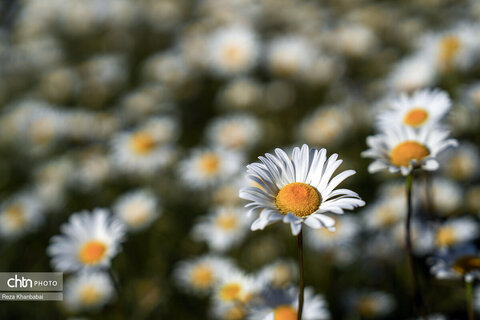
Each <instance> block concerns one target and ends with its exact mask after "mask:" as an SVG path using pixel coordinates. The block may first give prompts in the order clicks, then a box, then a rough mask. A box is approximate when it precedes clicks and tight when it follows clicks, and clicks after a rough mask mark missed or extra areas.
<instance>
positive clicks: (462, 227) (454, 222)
mask: <svg viewBox="0 0 480 320" xmlns="http://www.w3.org/2000/svg"><path fill="white" fill-rule="evenodd" d="M478 234H479V229H478V224H477V222H476V221H475V220H474V219H473V218H470V217H461V218H451V219H449V220H446V221H445V222H443V223H442V224H440V225H439V226H438V227H437V230H436V232H435V246H436V247H437V248H440V249H442V248H448V247H452V246H454V245H456V244H458V243H461V242H465V241H470V240H472V239H475V238H476V237H477V236H478Z"/></svg>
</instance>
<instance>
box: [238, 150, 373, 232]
mask: <svg viewBox="0 0 480 320" xmlns="http://www.w3.org/2000/svg"><path fill="white" fill-rule="evenodd" d="M337 158H338V155H337V154H333V155H331V156H330V157H329V158H328V159H327V150H326V149H321V150H316V149H310V148H309V147H308V146H307V145H303V146H302V148H298V147H296V148H294V149H293V152H292V155H291V157H289V156H288V155H287V154H286V153H285V151H283V150H281V149H278V148H277V149H275V155H273V154H269V153H267V154H265V157H259V159H260V161H261V162H260V163H252V164H250V165H248V166H247V173H248V175H249V178H250V179H251V180H253V181H254V182H256V183H258V187H244V188H242V189H241V190H240V193H239V194H240V197H241V198H243V199H245V200H248V201H250V202H249V203H248V204H247V205H246V207H247V208H249V214H252V213H259V217H258V218H257V219H256V220H255V221H254V222H253V223H252V226H251V229H252V230H259V229H264V228H265V227H266V226H267V225H270V224H272V223H275V222H277V221H283V222H284V223H288V224H290V227H291V231H292V234H293V235H298V234H299V233H300V231H301V230H302V225H303V224H306V225H307V226H309V227H311V228H314V229H318V228H321V227H326V228H327V229H331V230H334V225H335V220H333V219H332V218H330V217H328V216H327V215H325V214H324V213H326V212H332V213H337V214H342V213H343V212H344V210H345V209H348V210H351V209H353V208H355V207H358V206H363V205H364V204H365V202H364V201H363V200H361V199H360V197H359V196H358V194H357V193H355V192H353V191H351V190H348V189H336V190H335V188H336V187H337V186H338V185H339V184H340V183H341V182H342V181H343V180H345V179H346V178H348V177H349V176H351V175H353V174H355V171H354V170H346V171H343V172H342V173H340V174H338V175H336V176H335V177H334V176H333V174H334V172H335V171H336V170H337V169H338V167H339V166H340V165H341V163H342V160H337Z"/></svg>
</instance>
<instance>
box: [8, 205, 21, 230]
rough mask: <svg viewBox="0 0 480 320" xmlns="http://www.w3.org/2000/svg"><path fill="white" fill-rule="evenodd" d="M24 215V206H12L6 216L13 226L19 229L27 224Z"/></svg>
mask: <svg viewBox="0 0 480 320" xmlns="http://www.w3.org/2000/svg"><path fill="white" fill-rule="evenodd" d="M23 213H24V212H23V209H22V206H20V205H12V206H10V207H9V208H7V210H6V211H5V216H6V218H7V220H8V221H9V222H10V223H11V225H12V226H13V227H14V228H16V229H18V228H20V227H21V226H22V225H24V224H25V216H24V215H23Z"/></svg>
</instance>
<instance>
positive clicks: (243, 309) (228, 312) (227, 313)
mask: <svg viewBox="0 0 480 320" xmlns="http://www.w3.org/2000/svg"><path fill="white" fill-rule="evenodd" d="M211 309H212V311H211V313H212V315H213V317H214V319H222V320H244V319H245V317H246V316H247V313H248V309H247V306H246V305H243V304H240V303H235V304H224V303H216V304H213V306H212V307H211Z"/></svg>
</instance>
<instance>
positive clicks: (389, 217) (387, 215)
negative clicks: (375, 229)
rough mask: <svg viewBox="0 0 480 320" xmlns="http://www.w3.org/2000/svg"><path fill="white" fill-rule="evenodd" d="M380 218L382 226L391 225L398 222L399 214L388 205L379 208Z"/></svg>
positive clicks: (378, 215)
mask: <svg viewBox="0 0 480 320" xmlns="http://www.w3.org/2000/svg"><path fill="white" fill-rule="evenodd" d="M377 217H378V220H379V222H380V225H382V226H391V225H393V224H394V223H395V222H397V216H396V215H395V213H394V212H393V211H392V209H391V208H389V207H388V206H383V207H381V208H379V209H378V213H377Z"/></svg>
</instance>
